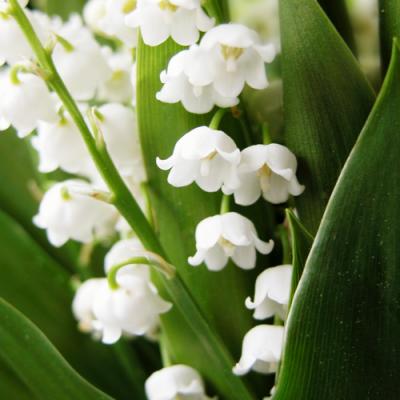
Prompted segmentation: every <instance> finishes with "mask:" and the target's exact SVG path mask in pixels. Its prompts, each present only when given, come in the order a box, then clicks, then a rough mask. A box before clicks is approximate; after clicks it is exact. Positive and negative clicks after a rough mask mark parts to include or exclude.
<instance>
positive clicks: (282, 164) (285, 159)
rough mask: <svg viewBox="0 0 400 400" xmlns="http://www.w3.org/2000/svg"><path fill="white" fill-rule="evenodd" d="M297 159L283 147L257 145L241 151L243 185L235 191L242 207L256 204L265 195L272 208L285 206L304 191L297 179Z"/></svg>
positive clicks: (237, 201) (238, 202) (240, 172)
mask: <svg viewBox="0 0 400 400" xmlns="http://www.w3.org/2000/svg"><path fill="white" fill-rule="evenodd" d="M296 171H297V160H296V157H295V155H294V154H293V153H292V152H291V151H290V150H289V149H287V148H286V147H285V146H282V145H280V144H268V145H254V146H250V147H248V148H246V149H244V150H243V151H242V157H241V163H240V166H239V176H240V180H241V182H242V184H241V185H240V186H239V188H237V189H236V190H232V192H233V193H234V197H235V202H236V203H237V204H240V205H250V204H253V203H255V202H256V201H257V200H258V199H259V197H260V196H261V195H262V196H263V197H264V199H265V200H267V201H269V202H270V203H272V204H279V203H284V202H286V201H287V200H288V198H289V195H292V196H299V195H300V194H302V193H303V191H304V186H302V185H300V184H299V182H298V180H297V177H296Z"/></svg>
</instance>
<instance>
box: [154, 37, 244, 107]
mask: <svg viewBox="0 0 400 400" xmlns="http://www.w3.org/2000/svg"><path fill="white" fill-rule="evenodd" d="M209 62H210V60H209V55H208V54H207V52H205V51H203V50H202V49H200V48H199V47H198V46H196V45H194V46H191V47H190V49H188V50H183V51H181V52H179V53H177V54H176V55H175V56H174V57H172V58H171V60H170V61H169V64H168V68H167V69H166V70H165V71H162V73H161V76H160V79H161V82H162V83H163V87H162V89H161V90H160V91H159V92H158V93H157V94H156V98H157V99H158V100H159V101H162V102H164V103H169V104H175V103H179V102H181V103H182V105H183V107H184V108H185V109H186V110H187V111H189V112H191V113H194V114H205V113H208V112H210V111H211V110H212V109H213V108H214V106H216V105H217V106H218V107H221V108H227V107H233V106H235V105H237V104H238V103H239V99H238V98H237V97H236V96H233V97H226V96H222V95H221V94H220V93H219V92H217V91H216V90H215V89H214V86H213V84H212V82H211V81H209V80H204V78H203V77H204V76H207V75H206V74H205V71H206V69H207V68H210V66H209ZM192 70H193V71H195V73H192ZM188 73H190V74H188ZM195 78H197V79H195Z"/></svg>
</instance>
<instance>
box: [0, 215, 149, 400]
mask: <svg viewBox="0 0 400 400" xmlns="http://www.w3.org/2000/svg"><path fill="white" fill-rule="evenodd" d="M0 243H1V244H2V247H1V259H0V270H1V274H2V276H1V279H0V297H2V298H4V299H5V300H7V301H8V302H10V303H11V304H13V305H14V306H15V307H17V308H18V309H19V310H21V311H22V312H23V313H24V314H25V315H26V316H27V317H28V318H29V319H31V320H32V321H33V322H34V323H35V324H36V325H37V326H38V327H39V328H40V329H41V330H42V331H43V332H44V333H45V335H46V336H47V337H48V338H49V339H50V340H51V341H52V343H53V344H54V345H55V346H56V347H57V349H58V350H59V351H60V352H61V353H62V354H63V356H64V357H65V358H66V359H67V360H68V362H69V363H71V365H73V367H74V368H76V369H77V370H78V372H79V373H81V374H83V375H84V376H85V378H87V379H89V380H90V381H91V382H94V383H95V384H96V385H97V386H99V387H101V388H102V389H104V390H106V391H107V392H109V393H112V394H113V395H115V396H118V398H121V399H129V398H130V397H131V396H132V395H133V394H136V396H137V397H135V398H138V399H140V398H144V395H143V393H142V392H143V388H142V384H143V379H141V380H138V383H137V385H138V386H140V388H138V387H137V386H136V382H131V376H130V375H128V374H127V373H126V372H125V369H124V368H123V367H122V366H121V364H120V362H119V359H117V358H116V354H115V353H114V348H113V347H107V346H104V345H102V344H100V343H95V342H94V341H93V340H92V339H91V338H90V337H89V336H87V335H83V334H80V333H79V332H78V330H77V323H76V321H75V320H74V318H73V316H72V312H71V304H72V296H73V293H72V289H71V286H70V285H71V282H70V276H69V275H68V274H67V273H66V271H65V270H64V269H63V268H62V267H61V266H60V265H59V264H57V262H56V261H54V259H52V258H51V257H50V256H49V255H48V254H46V253H45V252H44V251H43V250H42V248H40V247H39V246H38V245H37V244H36V243H35V242H34V241H33V240H32V239H31V238H30V237H29V236H28V235H27V234H26V232H25V231H24V230H23V229H22V228H21V227H20V226H18V224H16V223H15V222H14V221H13V220H12V219H11V218H10V217H8V216H7V215H6V214H4V213H2V212H1V211H0ZM129 350H130V349H126V350H125V351H126V352H127V356H129V354H130V353H129ZM117 351H121V349H118V350H117ZM105 366H107V367H106V368H105ZM141 393H142V394H141ZM140 394H141V397H140Z"/></svg>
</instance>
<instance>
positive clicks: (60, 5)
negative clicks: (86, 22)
mask: <svg viewBox="0 0 400 400" xmlns="http://www.w3.org/2000/svg"><path fill="white" fill-rule="evenodd" d="M34 3H35V5H36V6H37V7H38V8H41V9H42V10H43V11H44V12H46V13H48V14H50V15H59V16H60V17H62V18H64V19H67V18H68V16H69V15H70V14H71V13H73V12H80V11H81V10H82V9H83V6H84V5H85V3H86V0H35V1H34Z"/></svg>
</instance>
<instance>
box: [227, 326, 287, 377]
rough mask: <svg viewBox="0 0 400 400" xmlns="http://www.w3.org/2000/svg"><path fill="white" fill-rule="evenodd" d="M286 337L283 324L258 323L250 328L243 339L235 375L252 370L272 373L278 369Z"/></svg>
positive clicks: (234, 369) (234, 371)
mask: <svg viewBox="0 0 400 400" xmlns="http://www.w3.org/2000/svg"><path fill="white" fill-rule="evenodd" d="M283 339H284V328H283V326H275V325H258V326H256V327H255V328H252V329H250V331H249V332H247V333H246V335H245V337H244V339H243V346H242V356H241V358H240V360H239V362H238V363H237V364H236V365H235V367H234V368H233V373H234V374H235V375H245V374H247V373H248V372H249V371H250V370H253V371H256V372H259V373H262V374H270V373H274V372H276V371H277V368H278V363H279V361H280V359H281V354H282V348H283Z"/></svg>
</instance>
